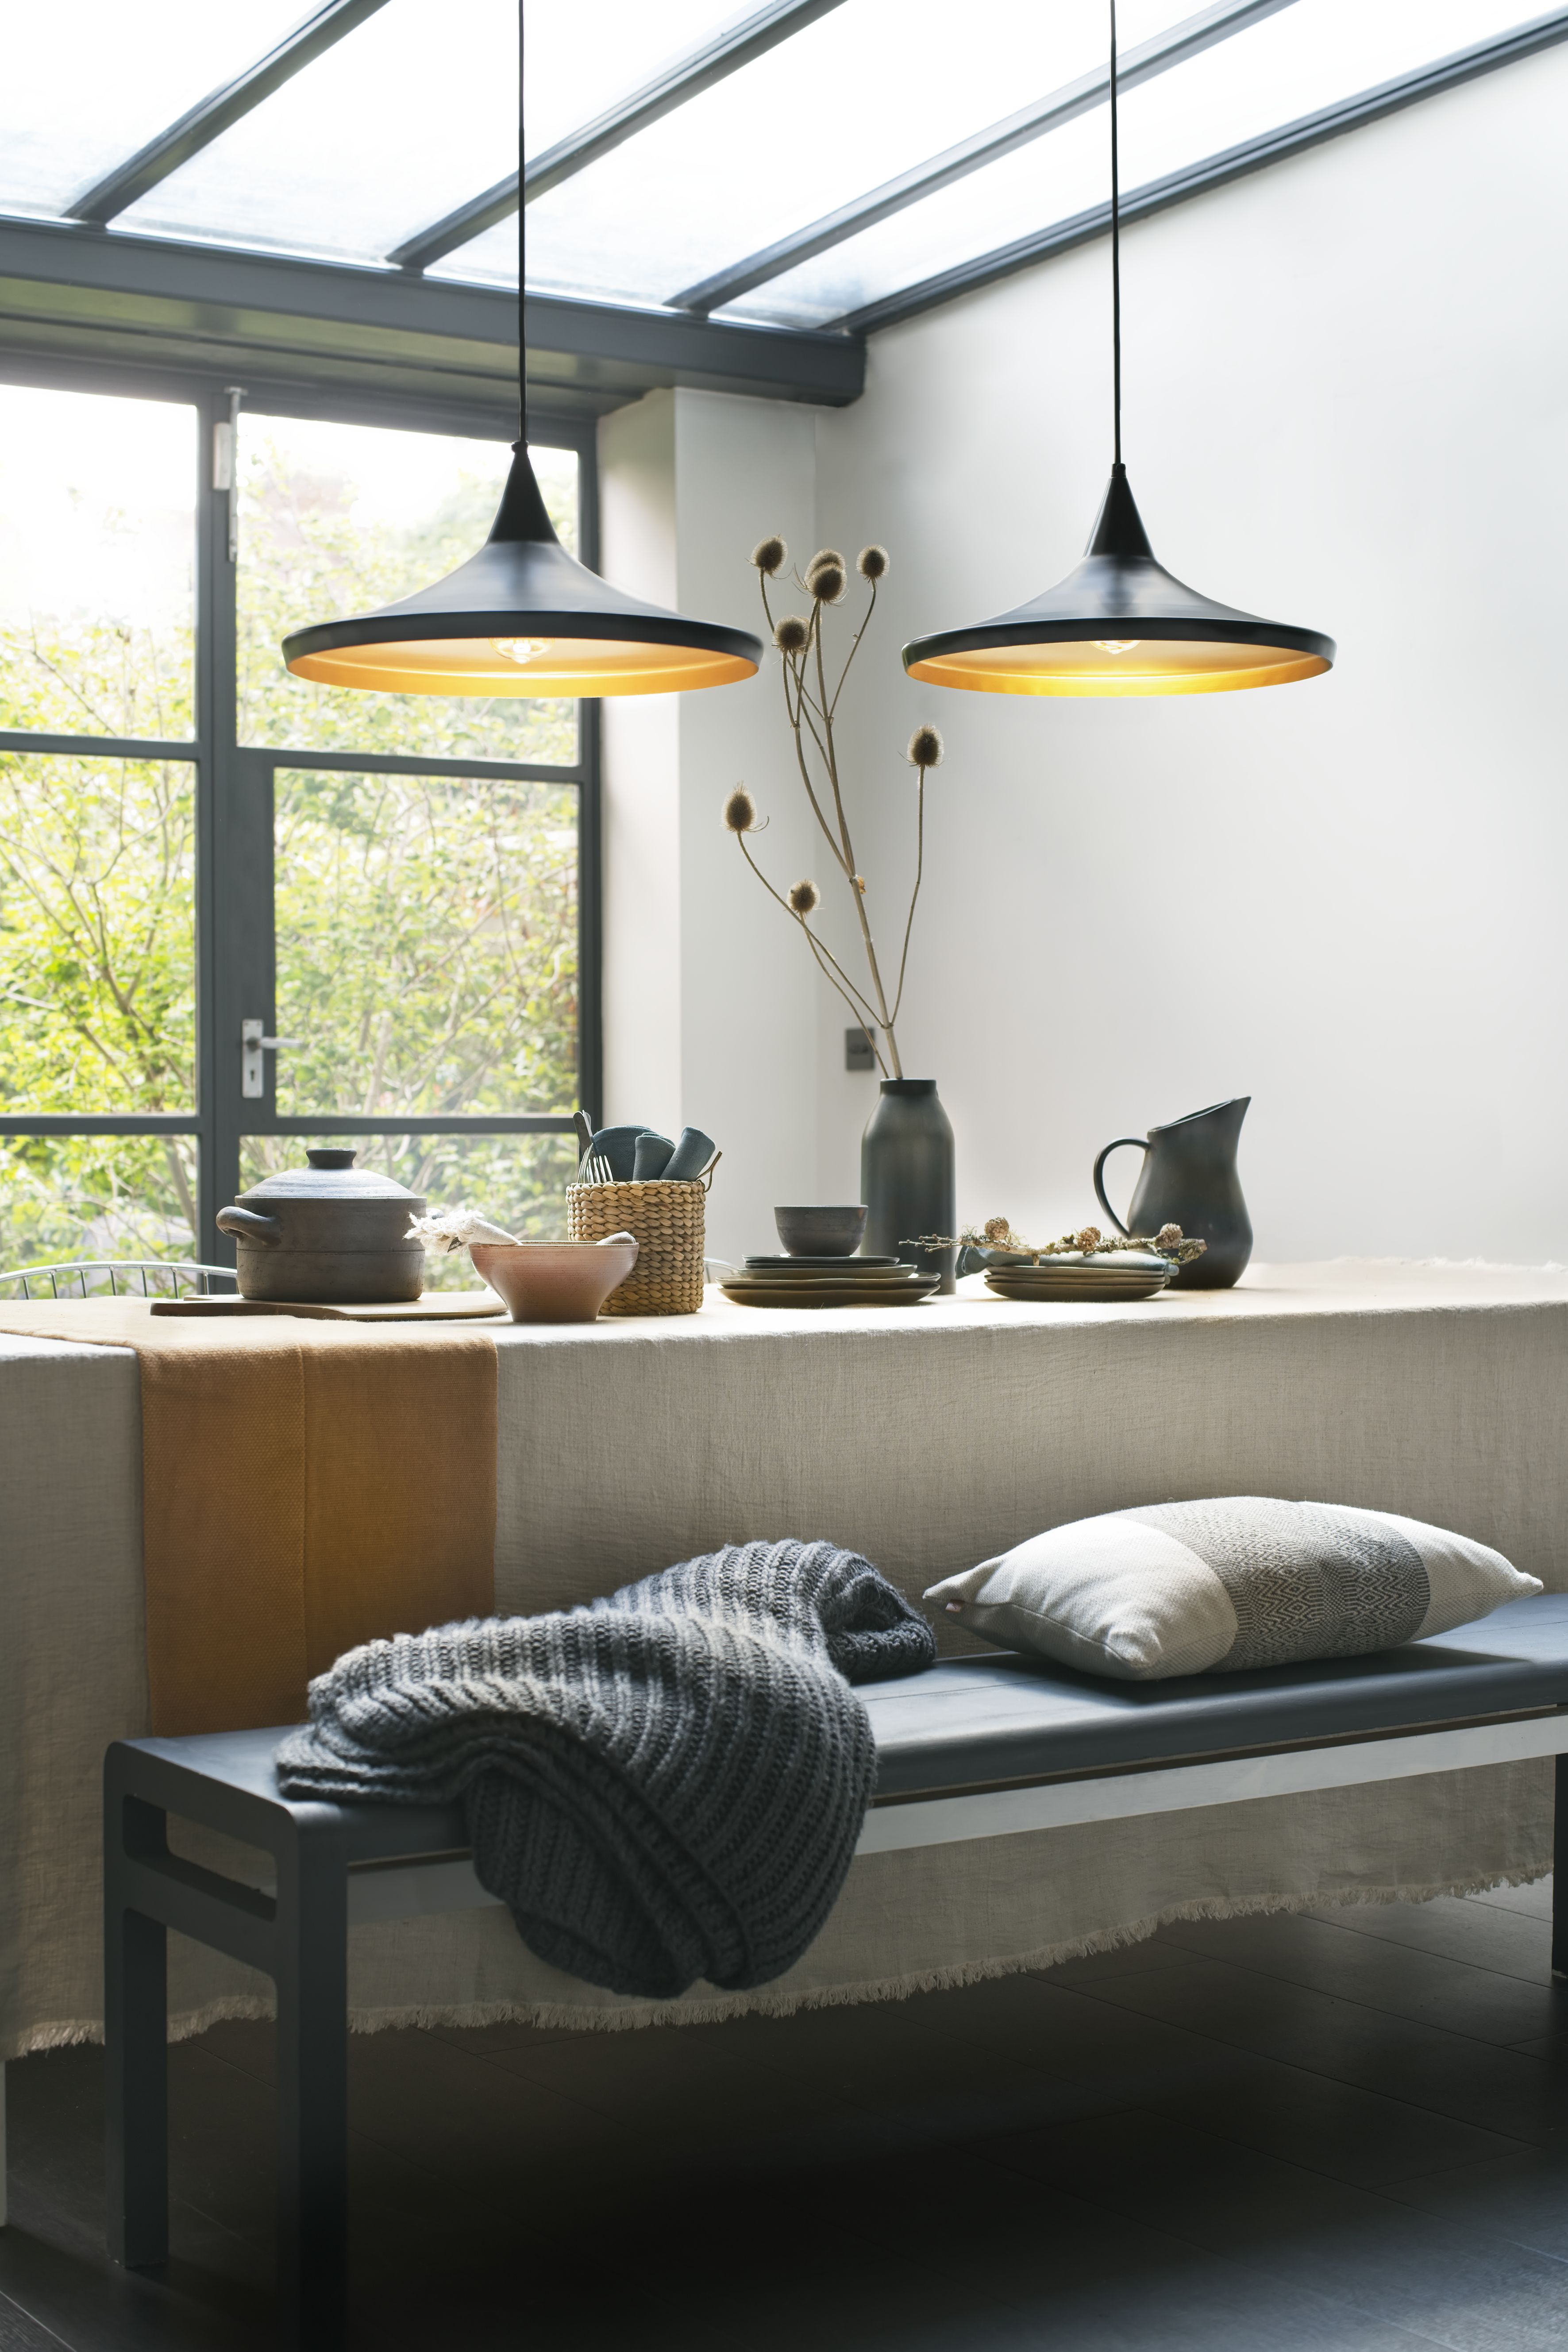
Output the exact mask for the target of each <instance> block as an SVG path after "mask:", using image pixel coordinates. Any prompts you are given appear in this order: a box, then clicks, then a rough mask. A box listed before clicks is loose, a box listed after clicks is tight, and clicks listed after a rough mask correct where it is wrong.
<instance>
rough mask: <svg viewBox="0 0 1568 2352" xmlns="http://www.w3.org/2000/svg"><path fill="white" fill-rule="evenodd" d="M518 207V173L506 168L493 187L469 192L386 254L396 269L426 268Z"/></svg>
mask: <svg viewBox="0 0 1568 2352" xmlns="http://www.w3.org/2000/svg"><path fill="white" fill-rule="evenodd" d="M516 210H517V173H515V172H509V173H507V175H506V177H505V179H504V180H498V181H497V182H496V184H495V186H494V187H493V188H487V189H486V190H485V191H484V194H482V195H478V196H470V197H469V198H468V203H467V204H466V205H458V209H457V211H456V212H451V213H447V214H446V215H444V216H443V217H442V218H441V219H440V220H438V221H434V222H432V224H431V226H429V227H428V228H422V229H421V230H420V231H419V234H418V235H417V236H411V237H407V238H405V240H404V242H403V244H401V245H399V246H395V247H393V250H392V251H391V252H390V253H389V254H388V255H387V259H388V261H390V262H391V264H392V265H393V268H395V269H407V270H410V271H417V270H421V269H428V268H429V267H430V264H431V263H432V262H433V261H443V260H445V258H446V257H447V254H449V253H456V252H457V251H458V247H460V246H465V245H470V244H472V242H473V240H474V238H475V237H476V236H483V235H484V233H485V231H486V229H488V228H495V227H497V226H499V225H500V222H502V221H503V220H506V219H507V218H508V217H509V216H510V215H511V214H512V213H514V212H516Z"/></svg>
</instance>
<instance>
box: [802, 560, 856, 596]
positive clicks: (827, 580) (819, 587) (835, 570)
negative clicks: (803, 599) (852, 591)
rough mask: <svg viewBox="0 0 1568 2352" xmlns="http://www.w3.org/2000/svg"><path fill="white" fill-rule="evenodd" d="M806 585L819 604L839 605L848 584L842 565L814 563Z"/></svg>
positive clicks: (807, 575) (806, 578)
mask: <svg viewBox="0 0 1568 2352" xmlns="http://www.w3.org/2000/svg"><path fill="white" fill-rule="evenodd" d="M805 584H806V587H807V589H808V591H809V592H810V593H811V594H812V595H813V596H814V597H815V598H816V602H817V603H818V604H837V602H838V600H839V598H840V597H841V596H842V595H843V593H844V591H845V587H846V585H847V581H846V578H845V572H844V566H843V565H842V564H841V563H814V564H813V565H812V567H811V570H810V571H809V572H807V573H806V575H805Z"/></svg>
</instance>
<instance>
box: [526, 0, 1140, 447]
mask: <svg viewBox="0 0 1568 2352" xmlns="http://www.w3.org/2000/svg"><path fill="white" fill-rule="evenodd" d="M520 5H521V0H520ZM1110 380H1111V400H1112V405H1113V409H1114V413H1115V420H1116V428H1115V438H1116V463H1117V464H1118V465H1119V466H1120V465H1121V169H1120V163H1119V160H1118V157H1117V152H1116V0H1110Z"/></svg>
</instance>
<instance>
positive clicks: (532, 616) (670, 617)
mask: <svg viewBox="0 0 1568 2352" xmlns="http://www.w3.org/2000/svg"><path fill="white" fill-rule="evenodd" d="M517 14H518V50H519V60H518V206H517V215H518V237H517V245H518V253H517V330H518V353H517V359H518V397H519V404H520V406H521V412H522V432H521V438H520V439H519V440H518V441H516V442H514V443H513V445H512V447H513V456H512V461H511V472H510V476H509V477H508V479H507V485H506V488H505V490H504V492H503V493H502V497H501V502H500V512H499V513H498V515H497V516H496V519H495V523H494V525H493V527H492V529H491V531H490V535H489V539H488V540H487V541H485V544H484V546H483V547H481V548H480V550H479V553H478V554H477V555H472V556H470V557H469V558H468V562H467V563H464V564H460V565H459V566H458V570H457V571H456V572H450V573H448V575H447V578H446V579H445V580H440V581H437V583H436V585H435V586H434V587H433V588H422V589H420V590H419V592H418V593H417V594H416V595H413V596H405V598H404V599H403V601H402V603H401V604H387V605H384V607H383V608H382V609H381V610H380V611H379V612H375V613H366V614H360V615H358V616H356V617H355V618H353V619H352V620H346V621H323V622H321V623H320V624H319V625H317V626H316V627H314V628H308V629H296V630H295V631H294V633H293V635H291V636H288V637H285V638H284V640H283V658H284V661H285V663H286V664H287V666H288V667H289V669H291V670H292V671H293V673H294V675H295V677H308V678H312V679H314V680H315V681H316V682H317V683H318V684H320V685H323V686H355V687H370V688H378V689H379V690H380V691H382V692H383V693H390V694H448V695H460V694H485V695H493V694H505V695H528V696H531V697H538V696H544V695H566V696H572V697H574V698H576V697H584V696H594V695H605V694H675V693H679V692H682V691H685V690H687V689H689V688H693V687H701V686H727V685H729V684H731V682H732V681H733V680H735V679H737V678H742V677H752V676H753V675H754V673H755V671H756V669H757V667H758V665H759V663H760V662H761V660H762V656H763V648H762V643H761V640H760V639H759V638H756V637H754V636H752V635H751V633H750V632H749V631H748V630H746V629H731V628H725V627H721V625H719V624H718V623H716V622H712V621H689V620H688V619H687V618H686V617H685V615H684V614H680V613H669V612H666V611H665V610H664V608H663V607H662V606H661V605H658V604H642V603H640V602H639V600H638V599H637V597H635V596H626V595H623V593H621V591H620V590H619V589H618V588H612V587H611V586H610V584H609V583H608V582H607V581H605V580H601V579H600V578H599V576H598V574H597V572H590V571H589V570H588V568H587V566H586V565H585V564H582V563H579V562H577V560H576V558H575V557H574V556H571V555H568V554H567V552H566V550H565V549H564V548H563V546H562V544H561V542H560V541H559V540H558V539H557V538H556V536H555V531H554V528H553V526H552V523H551V520H550V517H549V515H548V514H547V513H546V512H545V508H544V500H543V498H542V495H541V493H540V488H539V484H538V482H537V480H536V479H535V478H534V472H533V466H532V462H531V459H530V457H529V454H528V394H527V384H528V356H527V355H528V345H527V339H526V336H525V334H524V330H523V289H524V287H525V285H526V282H527V280H526V274H525V271H524V268H523V246H524V238H523V221H524V217H525V208H524V204H523V181H522V168H523V157H522V103H521V73H522V67H521V49H522V36H523V0H518V12H517Z"/></svg>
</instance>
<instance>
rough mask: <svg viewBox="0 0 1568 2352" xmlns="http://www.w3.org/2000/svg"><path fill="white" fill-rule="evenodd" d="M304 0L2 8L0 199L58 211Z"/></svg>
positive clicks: (214, 82)
mask: <svg viewBox="0 0 1568 2352" xmlns="http://www.w3.org/2000/svg"><path fill="white" fill-rule="evenodd" d="M300 8H301V0H245V5H244V7H242V8H239V7H229V8H217V7H215V6H214V5H213V0H134V5H127V0H70V5H69V6H68V7H67V6H64V5H58V0H57V5H54V6H52V7H30V8H24V7H16V8H7V9H6V10H5V69H4V71H3V72H0V208H3V209H4V210H5V211H7V212H13V213H45V214H49V215H58V214H59V213H61V212H63V211H64V210H65V207H66V206H67V205H68V204H69V203H70V202H71V200H72V198H73V197H76V196H79V195H83V194H85V193H86V191H87V190H88V189H89V187H90V186H91V185H92V184H93V182H94V181H96V180H100V179H102V177H103V175H104V173H106V172H108V171H110V170H111V169H112V167H113V166H114V165H115V164H116V163H124V162H125V160H126V158H127V157H128V156H131V155H134V154H135V153H136V152H137V151H138V150H139V149H140V148H142V147H145V146H146V144H147V143H148V142H149V140H152V139H155V138H156V137H157V135H158V133H159V132H160V131H166V130H167V129H168V127H169V125H170V123H172V122H176V121H178V120H179V118H180V116H181V115H182V114H187V113H188V112H189V111H190V110H191V108H192V107H193V106H195V104H196V103H197V102H198V100H201V99H204V98H205V97H206V95H207V93H208V92H209V90H214V89H218V88H220V87H221V85H222V84H223V83H225V82H226V81H232V80H233V79H234V77H235V76H236V74H238V73H243V72H244V70H245V68H247V66H251V65H254V64H255V63H256V62H257V60H258V58H262V57H265V56H266V54H267V52H268V49H270V48H272V47H275V46H276V45H277V43H278V42H279V40H280V39H281V37H282V36H283V35H284V34H285V33H286V32H288V31H289V29H290V28H291V26H294V25H295V24H297V23H298V22H299V18H300Z"/></svg>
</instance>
